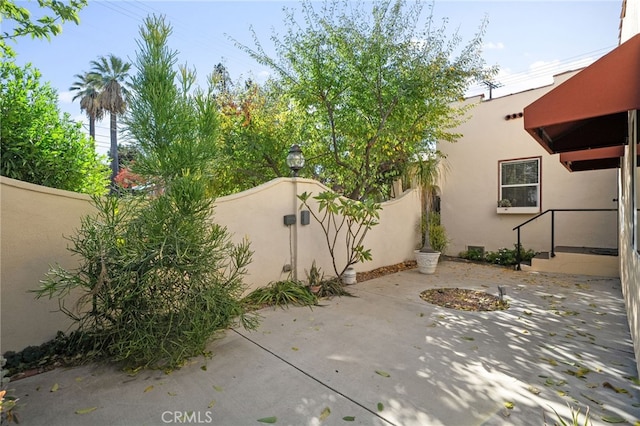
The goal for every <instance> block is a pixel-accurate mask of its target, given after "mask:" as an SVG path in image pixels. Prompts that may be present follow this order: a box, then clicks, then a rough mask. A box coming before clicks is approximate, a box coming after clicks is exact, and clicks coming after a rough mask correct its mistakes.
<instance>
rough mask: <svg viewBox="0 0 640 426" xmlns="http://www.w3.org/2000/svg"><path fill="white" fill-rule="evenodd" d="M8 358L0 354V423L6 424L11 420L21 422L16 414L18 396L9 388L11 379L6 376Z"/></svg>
mask: <svg viewBox="0 0 640 426" xmlns="http://www.w3.org/2000/svg"><path fill="white" fill-rule="evenodd" d="M6 362H7V360H6V359H5V358H4V357H3V356H1V355H0V425H6V424H8V423H11V422H14V421H15V422H16V423H19V421H18V416H17V414H16V412H15V411H16V409H17V403H18V398H16V397H15V396H13V390H12V389H8V386H9V382H10V379H9V377H5V376H6V375H7V374H8V372H9V370H5V369H4V366H5V364H6Z"/></svg>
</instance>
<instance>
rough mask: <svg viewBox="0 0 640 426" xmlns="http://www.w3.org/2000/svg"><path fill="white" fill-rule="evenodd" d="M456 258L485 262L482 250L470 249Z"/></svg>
mask: <svg viewBox="0 0 640 426" xmlns="http://www.w3.org/2000/svg"><path fill="white" fill-rule="evenodd" d="M458 256H460V257H461V258H463V259H467V260H476V261H484V260H485V258H484V250H480V249H471V250H467V251H463V252H460V254H458Z"/></svg>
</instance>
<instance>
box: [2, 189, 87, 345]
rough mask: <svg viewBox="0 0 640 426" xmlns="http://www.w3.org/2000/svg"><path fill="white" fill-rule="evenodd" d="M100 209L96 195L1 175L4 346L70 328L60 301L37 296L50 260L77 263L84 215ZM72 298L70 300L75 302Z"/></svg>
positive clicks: (66, 264) (35, 340)
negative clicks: (73, 249) (73, 241)
mask: <svg viewBox="0 0 640 426" xmlns="http://www.w3.org/2000/svg"><path fill="white" fill-rule="evenodd" d="M94 211H95V210H94V209H93V208H92V206H91V204H90V198H89V197H88V196H85V195H80V194H76V193H73V192H68V191H61V190H57V189H51V188H45V187H43V186H38V185H32V184H29V183H24V182H20V181H17V180H13V179H8V178H5V177H0V220H1V222H0V299H1V302H0V304H1V308H2V311H1V313H0V327H1V328H0V351H1V352H2V353H4V352H6V351H7V350H20V349H23V348H24V347H26V346H29V345H39V344H41V343H43V342H45V341H47V340H49V339H51V338H53V337H54V336H55V333H56V331H58V330H62V331H68V327H69V326H71V325H72V323H71V321H70V320H69V319H68V318H67V317H66V316H65V315H64V314H62V313H60V312H54V311H56V310H58V302H57V300H49V299H46V298H44V299H39V300H36V299H35V298H34V294H33V293H30V290H34V289H36V288H38V287H39V285H40V280H41V279H43V278H44V277H45V274H46V273H47V271H48V270H49V266H50V265H54V264H56V263H57V264H60V265H61V266H62V267H64V268H74V267H75V266H76V265H77V261H76V260H75V259H73V257H72V256H71V253H70V252H69V251H68V250H67V245H68V244H69V241H67V240H66V239H64V238H63V236H70V235H72V234H73V232H74V229H78V228H79V227H80V217H81V216H83V215H87V214H90V213H92V212H94ZM72 303H73V300H70V301H69V302H68V304H67V306H69V304H72Z"/></svg>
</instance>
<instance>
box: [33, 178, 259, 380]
mask: <svg viewBox="0 0 640 426" xmlns="http://www.w3.org/2000/svg"><path fill="white" fill-rule="evenodd" d="M198 182H199V180H198V179H197V178H196V177H194V176H185V177H183V178H182V179H179V178H176V179H174V181H173V182H172V183H171V186H170V187H169V188H167V190H166V192H165V194H163V195H161V196H158V197H155V198H148V199H147V198H140V197H135V198H134V197H126V198H116V197H111V196H110V197H105V198H96V199H94V204H95V206H96V208H97V211H98V213H97V215H96V216H89V217H85V218H83V219H82V223H81V227H80V230H79V231H78V233H77V235H75V236H72V237H71V238H69V239H70V241H71V242H72V247H71V248H70V250H71V251H72V252H73V253H74V254H76V255H79V258H80V259H81V261H80V266H79V268H78V269H76V270H72V271H67V270H65V269H63V268H61V267H59V266H58V267H54V268H52V269H51V270H50V272H49V273H48V275H47V278H46V279H45V280H44V281H43V284H42V287H41V288H40V289H39V290H37V294H38V297H42V296H49V297H50V298H51V297H58V298H61V299H63V302H64V297H65V296H66V295H67V294H68V293H69V292H70V291H71V290H74V289H79V290H80V292H81V294H82V296H81V297H80V300H79V302H78V304H77V306H76V309H73V310H71V309H68V308H66V307H65V306H64V303H62V305H61V307H62V310H63V312H65V313H66V314H68V315H69V316H70V317H71V318H73V319H74V320H76V322H77V324H78V327H79V330H81V331H82V332H84V333H86V334H87V335H88V336H90V337H91V338H93V339H95V342H96V346H97V347H98V348H99V350H101V351H102V352H103V353H104V355H106V356H108V357H110V358H112V359H114V360H117V361H123V362H125V363H127V364H129V365H131V366H151V367H160V366H162V367H164V368H175V367H178V366H180V365H181V364H182V363H183V362H184V361H185V360H186V359H187V358H188V357H191V356H194V355H197V354H199V353H201V352H202V351H204V349H205V346H206V344H207V343H208V342H209V340H210V339H211V337H212V336H213V335H214V334H215V332H216V331H218V330H220V329H224V328H227V327H229V326H230V325H231V324H232V323H234V322H235V321H236V319H238V318H239V319H240V320H241V321H242V323H243V325H245V326H247V327H252V326H254V325H255V319H254V318H252V317H245V316H244V309H243V306H242V305H241V303H240V297H241V294H242V291H243V290H244V285H243V283H242V277H243V275H244V274H245V267H246V265H247V264H248V263H249V262H250V259H251V251H250V250H249V244H248V243H247V242H243V243H241V244H238V245H234V244H232V243H231V242H230V236H229V234H228V233H227V231H226V229H225V228H223V227H221V226H219V225H216V224H212V223H211V222H210V220H209V217H210V213H211V210H210V203H211V201H208V200H207V199H206V198H202V194H201V193H202V187H201V185H199V183H198Z"/></svg>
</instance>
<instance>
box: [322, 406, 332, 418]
mask: <svg viewBox="0 0 640 426" xmlns="http://www.w3.org/2000/svg"><path fill="white" fill-rule="evenodd" d="M329 414H331V409H330V408H329V407H325V408H324V410H322V413H320V421H322V420H324V419H326V418H327V417H329Z"/></svg>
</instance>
